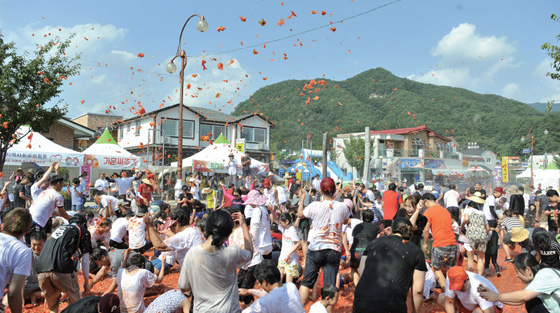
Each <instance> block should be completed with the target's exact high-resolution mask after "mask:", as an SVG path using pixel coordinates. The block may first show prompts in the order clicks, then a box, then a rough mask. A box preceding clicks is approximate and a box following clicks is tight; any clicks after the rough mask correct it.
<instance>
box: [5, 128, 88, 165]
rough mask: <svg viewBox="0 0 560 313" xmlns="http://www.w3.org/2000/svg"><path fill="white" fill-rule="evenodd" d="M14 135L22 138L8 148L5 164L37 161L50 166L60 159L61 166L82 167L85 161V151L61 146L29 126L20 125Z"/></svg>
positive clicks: (39, 163)
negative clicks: (81, 151)
mask: <svg viewBox="0 0 560 313" xmlns="http://www.w3.org/2000/svg"><path fill="white" fill-rule="evenodd" d="M14 135H15V136H16V137H17V138H21V139H20V141H19V142H18V143H16V144H14V145H13V146H12V147H11V148H10V149H8V152H7V154H6V162H5V163H4V165H13V166H20V165H21V163H23V162H35V163H37V164H38V165H41V166H46V167H48V166H49V165H50V164H51V163H52V162H58V161H60V166H61V167H80V166H82V164H83V163H84V154H83V153H80V152H77V151H74V150H72V149H68V148H65V147H63V146H60V145H58V144H56V143H54V142H52V141H51V140H49V139H47V138H46V137H45V136H43V135H41V134H40V133H37V132H34V131H32V130H31V129H30V128H29V127H27V126H22V127H20V128H19V129H18V130H17V131H16V133H15V134H14Z"/></svg>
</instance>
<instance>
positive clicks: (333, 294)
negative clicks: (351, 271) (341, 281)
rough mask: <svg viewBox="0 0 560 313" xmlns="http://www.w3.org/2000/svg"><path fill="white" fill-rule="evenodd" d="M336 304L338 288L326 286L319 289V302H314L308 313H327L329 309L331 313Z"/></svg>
mask: <svg viewBox="0 0 560 313" xmlns="http://www.w3.org/2000/svg"><path fill="white" fill-rule="evenodd" d="M337 302H338V288H336V286H334V285H326V286H324V287H323V289H321V301H317V302H315V304H313V305H312V306H311V307H310V308H309V313H327V312H329V309H330V311H331V312H332V311H333V308H334V305H335V304H336V303H337Z"/></svg>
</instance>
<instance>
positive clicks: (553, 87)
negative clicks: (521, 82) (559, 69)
mask: <svg viewBox="0 0 560 313" xmlns="http://www.w3.org/2000/svg"><path fill="white" fill-rule="evenodd" d="M549 72H555V69H554V68H553V67H552V59H551V58H548V57H547V58H544V59H543V60H542V61H541V62H540V63H539V64H538V65H537V66H536V67H535V69H534V70H533V76H535V77H536V79H537V81H538V83H539V89H537V90H538V91H537V92H538V96H539V98H538V101H539V102H543V103H546V102H548V101H550V100H554V101H556V102H560V81H558V80H553V79H551V78H550V77H549V76H547V75H546V74H547V73H549Z"/></svg>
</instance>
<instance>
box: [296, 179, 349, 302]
mask: <svg viewBox="0 0 560 313" xmlns="http://www.w3.org/2000/svg"><path fill="white" fill-rule="evenodd" d="M335 192H336V185H335V183H334V180H333V179H332V178H330V177H325V178H323V181H321V194H322V195H323V201H321V202H318V201H316V202H312V203H311V204H310V205H308V206H307V207H306V208H305V209H304V208H303V205H304V201H305V192H301V191H300V195H299V197H300V201H299V207H298V217H299V218H309V219H311V220H312V223H311V225H312V227H313V230H314V234H313V237H311V236H310V238H309V247H308V249H309V250H308V252H307V258H306V262H305V270H304V272H303V281H302V283H301V287H300V290H299V292H300V294H301V300H302V303H304V304H305V303H306V302H307V299H308V297H309V291H310V290H311V289H312V288H313V285H315V282H316V281H317V278H318V272H319V269H320V268H321V267H322V268H323V281H324V284H332V285H335V284H336V276H337V274H338V267H339V265H340V257H341V256H340V251H341V242H342V225H343V224H346V223H347V222H348V217H349V216H350V214H351V211H350V210H349V209H348V206H347V205H346V204H345V203H343V202H337V201H335V200H334V194H335ZM323 260H326V261H323Z"/></svg>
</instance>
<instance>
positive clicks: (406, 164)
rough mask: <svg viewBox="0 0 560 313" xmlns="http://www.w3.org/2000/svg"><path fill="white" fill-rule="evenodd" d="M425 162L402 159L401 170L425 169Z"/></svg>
mask: <svg viewBox="0 0 560 313" xmlns="http://www.w3.org/2000/svg"><path fill="white" fill-rule="evenodd" d="M423 167H424V162H422V160H421V159H401V168H423Z"/></svg>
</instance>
